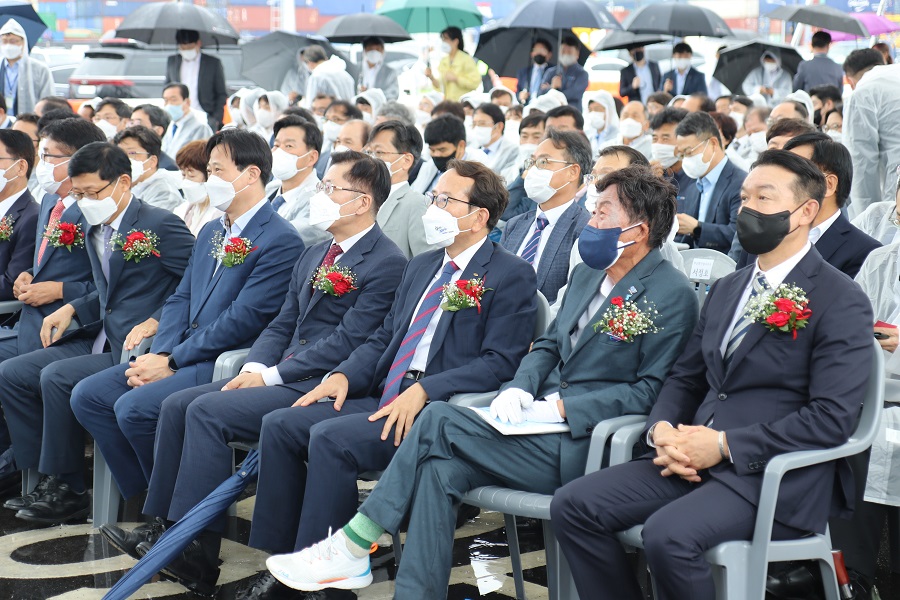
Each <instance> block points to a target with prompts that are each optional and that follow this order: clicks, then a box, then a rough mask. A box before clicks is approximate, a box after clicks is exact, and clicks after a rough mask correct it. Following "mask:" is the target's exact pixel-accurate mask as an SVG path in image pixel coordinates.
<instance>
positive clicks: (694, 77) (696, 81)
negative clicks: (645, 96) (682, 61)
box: [660, 67, 709, 96]
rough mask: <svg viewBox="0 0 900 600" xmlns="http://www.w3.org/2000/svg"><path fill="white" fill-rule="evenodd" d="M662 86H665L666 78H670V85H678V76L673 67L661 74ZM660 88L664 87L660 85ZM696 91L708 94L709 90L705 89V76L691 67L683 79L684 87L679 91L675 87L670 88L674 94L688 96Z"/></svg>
mask: <svg viewBox="0 0 900 600" xmlns="http://www.w3.org/2000/svg"><path fill="white" fill-rule="evenodd" d="M662 79H663V86H665V83H666V79H671V80H672V85H674V86H677V85H678V78H677V76H676V73H675V69H672V70H671V71H669V72H668V73H666V74H665V75H663V78H662ZM660 89H664V88H663V87H660ZM697 92H701V93H703V94H708V93H709V92H708V91H707V89H706V77H704V76H703V73H701V72H700V71H698V70H697V69H695V68H694V67H691V68H690V69H688V72H687V76H686V77H685V79H684V89H682V90H681V91H680V92H679V91H678V90H677V87H673V88H672V92H671V93H672V95H673V96H675V95H677V94H681V95H682V96H690V95H691V94H695V93H697Z"/></svg>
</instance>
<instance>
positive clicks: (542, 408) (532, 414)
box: [523, 394, 565, 423]
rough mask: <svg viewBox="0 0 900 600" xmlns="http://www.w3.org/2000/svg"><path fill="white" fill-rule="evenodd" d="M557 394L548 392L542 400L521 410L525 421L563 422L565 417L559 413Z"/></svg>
mask: <svg viewBox="0 0 900 600" xmlns="http://www.w3.org/2000/svg"><path fill="white" fill-rule="evenodd" d="M557 400H559V394H550V395H549V396H547V397H546V398H545V399H544V400H539V401H537V402H534V403H532V405H531V406H529V407H528V408H526V409H525V410H524V412H523V415H524V417H525V420H526V421H531V422H532V423H564V422H565V419H563V418H562V415H560V414H559V404H557Z"/></svg>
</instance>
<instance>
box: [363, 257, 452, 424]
mask: <svg viewBox="0 0 900 600" xmlns="http://www.w3.org/2000/svg"><path fill="white" fill-rule="evenodd" d="M458 269H459V267H457V266H456V263H455V262H453V261H452V260H451V261H450V262H448V263H447V264H445V265H444V270H443V271H441V276H440V277H439V278H438V280H437V281H436V282H435V284H434V285H433V286H432V287H431V289H430V290H429V291H428V293H427V294H426V295H425V298H423V299H422V305H421V306H420V307H419V312H417V313H416V316H415V318H414V319H413V320H412V323H410V324H409V329H407V330H406V337H404V338H403V343H401V344H400V347H399V348H398V349H397V354H396V355H395V356H394V363H393V364H392V365H391V369H390V371H388V376H387V380H386V382H385V384H384V392H382V394H381V402H379V404H378V408H382V407H384V406H387V405H388V404H390V403H391V402H393V401H394V400H395V399H396V398H397V396H399V395H400V383H401V381H403V375H405V374H406V372H407V371H408V370H409V365H410V364H411V363H412V359H413V356H415V354H416V348H417V347H418V346H419V342H420V341H421V340H422V336H424V335H425V330H426V329H427V328H428V323H429V322H430V321H431V315H432V314H433V313H434V311H436V310H437V309H438V306H440V304H441V298H443V293H442V292H443V290H444V286H445V285H446V284H448V283H450V279H451V278H452V277H453V273H455V272H456V271H457V270H458Z"/></svg>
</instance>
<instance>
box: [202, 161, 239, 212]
mask: <svg viewBox="0 0 900 600" xmlns="http://www.w3.org/2000/svg"><path fill="white" fill-rule="evenodd" d="M248 168H249V167H248ZM246 172H247V169H244V170H243V171H241V172H240V174H238V176H237V177H235V178H234V179H232V180H231V181H225V180H224V179H222V178H221V177H219V176H218V175H213V176H211V177H210V178H209V179H207V180H206V195H207V196H209V201H210V202H212V205H213V206H215V207H216V208H218V209H219V210H221V211H222V212H225V211H226V210H228V207H229V206H231V203H232V202H234V197H235V196H236V195H238V194H240V193H241V192H243V191H244V190H246V189H247V188H248V187H250V184H249V183H248V184H247V185H245V186H244V187H242V188H241V189H239V190H235V189H234V182H235V181H237V180H238V179H240V178H241V175H243V174H244V173H246Z"/></svg>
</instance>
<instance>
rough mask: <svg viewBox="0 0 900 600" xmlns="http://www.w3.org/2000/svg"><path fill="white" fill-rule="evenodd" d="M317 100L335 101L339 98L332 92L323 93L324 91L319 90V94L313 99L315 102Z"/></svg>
mask: <svg viewBox="0 0 900 600" xmlns="http://www.w3.org/2000/svg"><path fill="white" fill-rule="evenodd" d="M316 100H328V101H330V102H334V101H335V100H337V98H335V97H334V96H332V95H331V94H323V93H322V92H319V93H318V94H316V97H315V98H313V99H312V101H313V102H315V101H316Z"/></svg>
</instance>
